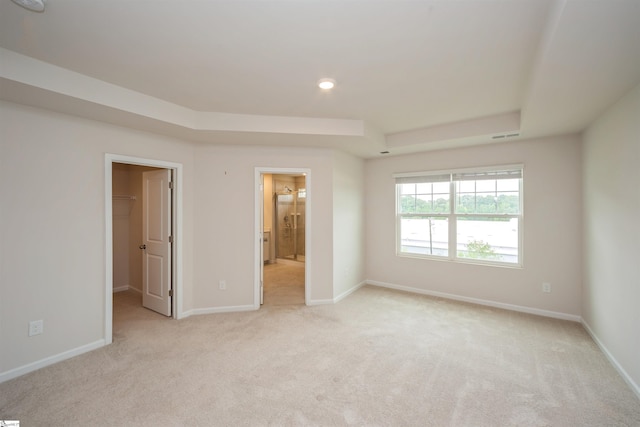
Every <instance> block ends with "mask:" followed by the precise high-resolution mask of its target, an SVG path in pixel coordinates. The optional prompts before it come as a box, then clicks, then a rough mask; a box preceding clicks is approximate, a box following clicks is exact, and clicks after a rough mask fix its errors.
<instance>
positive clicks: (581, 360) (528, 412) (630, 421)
mask: <svg viewBox="0 0 640 427" xmlns="http://www.w3.org/2000/svg"><path fill="white" fill-rule="evenodd" d="M114 311H115V313H114V316H115V319H114V343H113V344H112V345H110V346H107V347H104V348H101V349H98V350H96V351H93V352H91V353H87V354H84V355H81V356H78V357H75V358H73V359H71V360H67V361H64V362H61V363H58V364H56V365H53V366H50V367H47V368H43V369H41V370H39V371H37V372H33V373H31V374H28V375H25V376H23V377H20V378H17V379H15V380H12V381H8V382H5V383H3V384H0V419H2V418H4V419H19V420H21V421H22V424H21V425H23V426H113V425H117V426H298V425H299V426H306V425H310V426H330V425H335V426H343V425H357V426H638V425H640V401H639V400H638V398H637V397H636V396H635V395H634V394H633V393H632V391H631V390H630V389H629V388H628V387H627V385H626V384H625V383H624V382H623V380H622V379H621V378H620V376H619V375H618V374H617V373H616V372H615V370H614V369H613V368H612V366H611V365H610V364H609V362H608V361H607V360H606V359H605V357H604V356H603V354H602V353H601V352H600V351H599V349H598V348H597V347H596V345H595V344H594V343H593V341H592V340H591V339H590V337H589V336H588V335H587V334H586V332H585V331H584V330H583V329H582V327H581V326H580V325H579V324H576V323H572V322H567V321H560V320H553V319H547V318H541V317H535V316H531V315H525V314H520V313H514V312H508V311H502V310H497V309H491V308H487V307H478V306H473V305H468V304H463V303H458V302H452V301H446V300H440V299H435V298H430V297H426V296H420V295H413V294H407V293H402V292H397V291H392V290H387V289H380V288H375V287H368V286H367V287H364V288H362V289H360V290H358V291H357V292H355V293H353V294H352V295H351V296H349V297H348V298H346V299H345V300H343V301H341V302H340V303H338V304H336V305H327V306H316V307H306V306H304V305H272V306H265V307H263V308H262V309H261V310H259V311H256V312H244V313H229V314H215V315H204V316H193V317H190V318H188V319H184V320H180V321H176V320H171V319H166V318H163V317H162V316H159V315H157V314H155V313H153V312H151V311H148V310H146V309H143V308H141V307H140V301H139V296H138V295H136V294H130V293H119V294H116V295H115V310H114Z"/></svg>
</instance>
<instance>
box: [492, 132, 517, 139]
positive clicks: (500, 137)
mask: <svg viewBox="0 0 640 427" xmlns="http://www.w3.org/2000/svg"><path fill="white" fill-rule="evenodd" d="M514 136H520V134H519V133H508V134H504V135H494V136H492V138H493V139H502V138H513V137H514Z"/></svg>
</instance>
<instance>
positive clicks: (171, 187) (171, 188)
mask: <svg viewBox="0 0 640 427" xmlns="http://www.w3.org/2000/svg"><path fill="white" fill-rule="evenodd" d="M169 189H170V190H173V181H169Z"/></svg>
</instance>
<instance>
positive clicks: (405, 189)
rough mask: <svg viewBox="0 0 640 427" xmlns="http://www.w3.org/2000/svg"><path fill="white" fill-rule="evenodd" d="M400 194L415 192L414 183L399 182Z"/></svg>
mask: <svg viewBox="0 0 640 427" xmlns="http://www.w3.org/2000/svg"><path fill="white" fill-rule="evenodd" d="M400 194H416V185H415V184H400Z"/></svg>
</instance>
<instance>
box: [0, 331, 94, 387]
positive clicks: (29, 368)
mask: <svg viewBox="0 0 640 427" xmlns="http://www.w3.org/2000/svg"><path fill="white" fill-rule="evenodd" d="M104 346H105V340H104V339H101V340H98V341H94V342H92V343H89V344H85V345H83V346H80V347H76V348H74V349H71V350H68V351H64V352H62V353H59V354H56V355H54V356H50V357H46V358H44V359H41V360H38V361H35V362H32V363H29V364H27V365H24V366H20V367H18V368H15V369H11V370H10V371H6V372H2V373H0V383H3V382H5V381H9V380H12V379H14V378H17V377H19V376H21V375H25V374H28V373H29V372H33V371H37V370H38V369H40V368H44V367H45V366H49V365H53V364H54V363H58V362H62V361H63V360H67V359H70V358H72V357H75V356H79V355H81V354H83V353H86V352H88V351H92V350H95V349H98V348H100V347H104Z"/></svg>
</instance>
